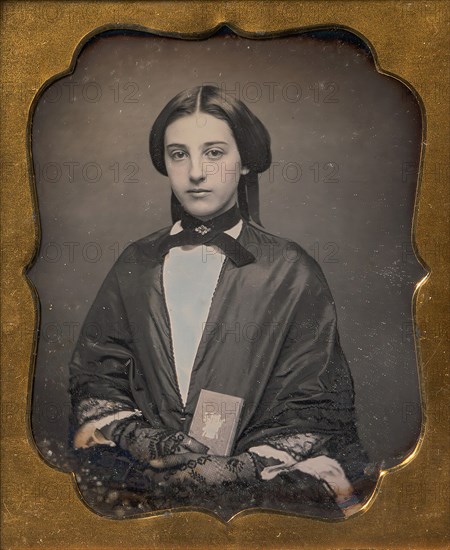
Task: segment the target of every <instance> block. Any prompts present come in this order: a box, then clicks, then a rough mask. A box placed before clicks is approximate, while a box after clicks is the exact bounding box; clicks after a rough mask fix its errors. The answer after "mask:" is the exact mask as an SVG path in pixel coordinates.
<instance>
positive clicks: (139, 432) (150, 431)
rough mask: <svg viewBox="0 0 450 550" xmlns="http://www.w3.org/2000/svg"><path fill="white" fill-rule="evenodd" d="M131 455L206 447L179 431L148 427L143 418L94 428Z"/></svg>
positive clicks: (139, 457)
mask: <svg viewBox="0 0 450 550" xmlns="http://www.w3.org/2000/svg"><path fill="white" fill-rule="evenodd" d="M98 431H99V432H101V434H102V435H103V436H104V437H105V438H106V439H108V440H110V441H112V442H114V443H115V444H116V445H118V446H119V447H120V448H121V449H123V450H125V451H128V452H129V453H130V454H131V455H132V456H133V458H135V459H136V460H139V461H140V462H144V463H147V462H149V461H150V460H153V459H157V458H160V457H165V456H167V455H173V456H177V454H178V453H189V452H193V453H206V452H207V451H208V447H206V445H203V444H202V443H199V442H198V441H197V440H196V439H194V438H193V437H190V436H188V435H186V434H185V433H183V432H177V431H174V430H173V431H172V430H165V429H157V428H152V427H151V426H150V425H149V424H148V423H147V422H146V421H145V420H142V419H138V420H130V419H123V420H118V421H115V422H112V423H111V424H108V425H107V426H105V427H104V428H101V429H100V430H98Z"/></svg>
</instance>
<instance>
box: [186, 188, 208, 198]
mask: <svg viewBox="0 0 450 550" xmlns="http://www.w3.org/2000/svg"><path fill="white" fill-rule="evenodd" d="M188 193H189V194H191V195H192V196H194V197H196V198H201V197H205V196H206V195H207V194H208V193H211V191H209V190H208V189H190V190H189V191H188Z"/></svg>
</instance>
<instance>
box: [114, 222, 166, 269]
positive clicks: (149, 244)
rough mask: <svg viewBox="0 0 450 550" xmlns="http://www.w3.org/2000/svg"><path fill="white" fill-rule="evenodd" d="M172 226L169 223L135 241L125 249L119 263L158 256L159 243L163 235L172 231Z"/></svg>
mask: <svg viewBox="0 0 450 550" xmlns="http://www.w3.org/2000/svg"><path fill="white" fill-rule="evenodd" d="M171 228H172V225H168V226H166V227H163V228H161V229H158V230H157V231H154V232H153V233H150V234H149V235H145V236H144V237H141V238H140V239H137V240H136V241H133V242H132V243H130V244H129V245H128V246H127V247H126V248H125V249H124V250H123V252H122V254H121V255H120V256H119V258H118V260H117V263H118V264H120V263H124V262H125V263H129V262H133V261H142V260H143V259H152V258H156V251H157V244H158V243H159V241H160V238H161V237H164V236H165V235H167V234H168V233H169V232H170V230H171Z"/></svg>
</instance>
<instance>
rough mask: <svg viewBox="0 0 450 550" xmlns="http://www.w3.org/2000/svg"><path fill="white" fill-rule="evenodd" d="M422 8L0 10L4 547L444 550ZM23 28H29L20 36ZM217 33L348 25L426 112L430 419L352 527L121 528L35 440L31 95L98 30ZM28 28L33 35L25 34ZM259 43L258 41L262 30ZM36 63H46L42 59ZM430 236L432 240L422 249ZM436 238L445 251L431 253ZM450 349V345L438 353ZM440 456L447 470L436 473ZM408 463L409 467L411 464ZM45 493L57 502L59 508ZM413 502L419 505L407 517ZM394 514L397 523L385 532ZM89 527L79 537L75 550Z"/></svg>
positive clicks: (438, 66) (432, 103) (199, 522)
mask: <svg viewBox="0 0 450 550" xmlns="http://www.w3.org/2000/svg"><path fill="white" fill-rule="evenodd" d="M427 5H428V8H424V7H423V6H425V4H424V3H421V2H420V1H412V2H403V1H397V2H396V1H395V0H384V1H383V0H378V1H373V0H366V1H365V2H363V1H358V0H347V1H346V0H335V1H330V0H317V1H311V0H310V1H308V0H306V1H302V0H299V1H291V2H289V1H285V2H283V1H267V0H266V1H264V0H261V1H249V2H241V1H238V0H236V1H233V2H225V1H217V2H205V1H200V2H192V3H189V4H180V3H178V2H175V1H172V2H130V3H127V2H100V3H98V2H94V1H86V2H81V1H79V2H62V1H59V2H32V1H30V2H13V1H7V2H2V3H1V5H0V16H1V22H2V28H1V31H0V32H1V34H0V37H1V46H2V50H1V60H2V64H1V67H0V75H1V80H0V82H1V84H2V103H1V110H2V115H3V121H4V123H3V125H2V130H1V134H0V140H1V141H0V143H1V150H2V156H3V158H2V168H3V170H2V172H3V174H2V175H3V178H2V195H3V198H5V201H4V202H3V206H2V209H1V213H2V216H3V220H4V223H3V224H2V241H1V243H2V246H1V252H2V260H3V262H2V264H3V275H2V283H3V286H2V290H1V292H2V294H1V297H2V306H3V307H2V343H3V346H2V357H3V359H2V363H1V364H2V372H1V375H2V388H1V391H2V403H4V402H5V401H6V403H17V404H18V412H19V413H20V414H19V416H17V411H15V412H14V414H13V415H9V414H6V415H5V414H2V421H1V429H2V431H1V433H2V435H1V443H2V450H1V459H2V490H3V491H2V494H3V497H2V505H3V506H2V508H3V509H2V515H3V517H2V523H3V532H2V545H1V546H2V547H5V548H31V547H36V546H39V547H40V548H49V549H50V548H62V547H65V548H76V547H79V546H81V545H82V546H83V547H86V548H98V549H100V548H117V547H119V546H124V544H127V546H126V548H130V549H131V548H136V549H137V548H144V547H146V548H148V547H149V539H150V540H151V541H152V542H151V546H152V547H154V548H164V547H171V548H173V547H184V548H202V547H206V548H211V547H216V546H219V547H220V548H241V547H254V548H270V547H276V548H282V547H284V548H288V547H289V548H293V547H305V546H306V547H308V548H365V547H367V546H370V547H371V548H395V547H398V548H404V547H406V546H408V547H411V545H413V546H414V547H417V548H418V547H427V548H430V547H431V548H438V547H445V544H446V541H447V542H448V532H447V531H446V521H445V518H446V515H445V514H446V513H447V514H448V512H449V504H448V500H446V499H445V498H441V497H442V496H444V497H445V496H446V495H445V491H444V494H441V492H440V491H438V492H437V493H436V492H435V491H434V492H433V490H431V492H430V493H429V490H430V488H434V489H435V488H436V486H437V487H441V488H442V487H445V486H446V485H445V484H447V485H448V481H449V468H448V465H449V455H448V436H447V433H448V429H447V430H446V427H447V426H448V412H447V413H446V412H445V403H446V401H445V399H446V396H447V399H448V393H449V388H448V382H447V386H446V376H447V377H448V372H445V367H444V365H445V363H444V360H445V351H446V350H445V342H444V339H445V331H446V330H448V316H446V315H445V313H446V311H445V304H444V303H442V302H440V301H439V300H437V298H442V297H443V296H445V293H446V291H447V292H448V288H449V284H448V281H447V278H446V275H447V271H448V267H449V262H448V257H447V258H446V257H445V256H444V254H443V253H444V252H445V251H444V250H443V251H441V249H440V246H441V245H442V247H444V246H445V237H446V233H445V230H446V228H447V227H448V220H447V218H446V212H445V211H444V209H443V208H442V206H441V205H442V204H445V196H446V195H445V184H446V181H445V177H444V178H442V177H441V176H442V174H441V168H443V169H444V172H445V170H448V153H447V151H446V148H445V145H446V143H448V134H449V131H448V119H447V120H445V124H442V121H441V120H440V118H439V115H440V114H441V113H442V112H445V108H446V107H448V99H447V100H445V98H443V97H442V98H441V97H439V94H438V97H433V86H435V85H436V83H437V84H438V85H439V83H440V82H441V80H442V81H443V82H444V83H445V82H446V80H445V77H446V71H447V70H448V62H446V59H445V56H444V55H442V54H443V53H444V49H445V46H444V47H442V48H441V44H442V45H445V43H446V38H447V37H446V25H445V22H446V19H447V17H448V13H449V8H448V5H446V4H445V2H440V1H439V0H437V1H435V2H431V3H428V4H427ZM430 5H431V6H434V8H433V9H431V8H430V7H429V6H430ZM174 7H177V10H174V9H173V8H174ZM55 9H56V11H55ZM426 9H428V10H429V11H428V13H426ZM49 14H52V16H51V17H49ZM424 15H425V16H424ZM55 17H56V18H57V21H56V24H55ZM111 17H116V18H118V19H119V18H120V21H121V23H115V24H111V23H110V21H111ZM386 17H387V18H386ZM408 18H409V19H408ZM330 22H332V23H330ZM18 23H20V26H21V29H22V33H17V31H16V28H17V24H18ZM222 24H227V25H228V26H229V27H230V28H231V29H232V30H233V31H235V32H236V33H237V34H239V35H241V36H245V37H247V38H254V39H259V38H262V39H266V38H268V37H270V35H276V36H280V35H286V34H290V33H291V32H299V31H305V30H311V29H312V28H320V27H327V28H329V27H333V26H339V27H340V28H344V29H346V30H349V31H350V32H353V33H354V34H355V35H357V36H359V37H360V38H362V39H363V40H364V41H365V42H366V43H367V44H368V45H369V47H370V49H371V53H372V55H373V57H374V61H375V66H376V69H377V70H378V72H380V73H383V74H386V75H389V76H391V77H394V78H396V79H398V80H400V81H402V82H403V83H404V84H406V85H407V86H408V87H409V88H411V89H412V91H413V93H414V95H415V96H416V98H418V99H419V101H420V102H421V108H422V121H423V132H424V133H423V136H424V139H423V146H422V152H421V169H420V176H419V182H420V184H419V185H418V189H417V196H416V206H415V212H414V220H413V235H412V236H413V243H414V247H415V251H416V253H419V252H420V255H421V256H422V258H423V259H424V261H423V263H424V264H425V262H426V264H427V265H428V266H429V268H428V271H429V274H428V275H427V276H426V277H425V278H424V279H423V280H422V281H421V282H420V283H419V284H418V285H417V287H416V290H415V293H414V298H413V315H414V319H415V324H416V325H417V326H419V327H420V328H421V333H422V336H421V337H420V342H416V351H417V352H418V358H419V366H420V380H421V395H422V401H423V405H424V418H425V419H426V423H422V433H421V438H420V441H419V442H418V444H417V446H416V449H415V450H414V452H413V453H412V454H411V455H410V456H409V457H408V458H407V459H405V460H404V461H403V462H402V464H400V465H399V466H396V467H395V468H392V469H390V470H389V475H386V473H387V472H383V475H382V476H381V477H380V480H379V482H378V484H377V490H376V492H375V494H377V497H376V498H374V496H373V497H372V498H371V500H370V501H369V503H367V504H366V506H365V507H364V509H365V513H364V514H362V513H359V514H357V515H356V516H354V517H352V518H351V519H349V520H346V521H345V522H334V523H331V522H327V526H326V528H325V529H324V524H323V521H318V520H311V519H307V518H304V517H296V516H294V515H290V514H280V513H269V512H259V513H257V512H253V511H249V512H245V511H244V512H241V513H240V514H238V515H237V516H235V518H234V519H233V520H232V522H231V523H228V524H223V523H221V522H220V521H219V520H218V519H217V518H216V517H215V516H213V515H211V514H205V513H203V512H176V513H173V514H172V513H170V514H164V513H161V514H158V515H153V516H152V517H145V518H139V519H130V520H125V521H124V522H123V521H114V520H108V519H106V518H103V517H100V516H97V515H95V514H93V513H92V512H91V511H89V510H88V509H87V508H86V507H85V506H84V505H83V503H82V502H81V501H80V500H79V499H78V497H77V496H76V492H75V490H74V488H73V486H72V485H73V483H70V476H69V475H67V474H64V473H61V472H59V471H57V470H55V469H52V468H50V467H49V466H48V465H47V463H44V461H43V460H39V459H37V453H36V449H35V447H34V444H33V443H32V436H31V431H30V427H29V422H28V417H29V415H28V413H29V408H30V404H31V398H30V396H31V391H30V390H31V383H32V375H33V372H34V356H33V355H34V354H30V351H31V350H35V349H36V348H35V346H36V341H35V335H34V331H33V330H31V329H30V326H31V325H32V324H33V321H34V323H36V322H37V321H38V309H37V308H36V305H35V303H34V301H35V300H34V298H35V297H33V296H32V293H30V292H29V290H28V288H29V287H28V284H29V283H28V282H27V280H26V277H24V275H23V273H24V270H25V267H26V266H27V265H29V264H30V262H31V261H32V259H33V257H34V254H35V252H36V249H37V244H38V240H39V237H40V235H39V227H38V225H37V224H36V221H35V219H34V218H33V212H34V210H35V208H36V206H35V205H36V197H35V192H34V180H33V174H32V168H31V156H30V154H29V151H30V149H29V146H30V142H29V140H30V123H31V118H30V116H31V115H30V113H31V112H32V111H33V110H34V106H35V102H36V100H37V97H38V96H39V95H40V92H41V90H42V89H43V88H44V87H45V86H47V85H48V83H49V82H51V81H53V80H55V79H57V78H60V77H61V76H62V75H63V74H68V73H70V72H72V70H73V66H74V63H75V60H76V57H77V56H78V54H79V52H80V50H81V48H82V47H83V45H84V44H85V43H86V41H87V40H89V38H91V37H92V36H93V35H95V34H98V32H101V31H103V30H106V29H109V28H133V29H135V30H141V31H147V32H154V33H155V34H161V35H166V36H167V35H169V36H176V37H180V38H189V39H194V40H195V39H198V38H206V37H207V36H210V35H211V34H213V33H214V32H215V30H216V29H217V28H218V27H219V26H221V25H222ZM244 29H245V30H244ZM355 29H358V30H355ZM27 30H28V31H29V32H30V35H31V36H27V35H26V34H27V33H26V31H27ZM257 32H258V33H263V34H259V35H255V34H254V33H257ZM187 35H188V36H187ZM417 35H419V36H421V37H422V38H425V40H424V41H422V42H423V43H420V42H419V40H417ZM393 37H395V39H394V38H393ZM390 40H395V49H394V48H392V47H390V44H389V41H390ZM49 52H51V54H52V55H49ZM36 57H37V59H38V60H39V61H40V62H41V63H36V62H34V59H35V58H36ZM381 59H382V60H383V63H380V60H381ZM68 60H69V62H68ZM418 60H419V61H421V60H422V61H423V64H421V63H418V62H417V61H418ZM380 65H382V66H383V68H381V66H380ZM34 78H35V80H33V79H34ZM436 79H437V80H436ZM440 79H441V80H440ZM36 83H37V86H34V85H35V84H36ZM10 84H12V88H13V90H14V91H13V93H12V94H11V93H10V92H11V89H10V88H9V85H10ZM18 89H19V91H20V93H17V90H18ZM37 90H39V93H38V94H37V95H36V91H37ZM418 94H420V96H419V95H418ZM420 98H422V100H423V102H422V100H421V99H420ZM5 99H6V100H7V101H8V100H9V102H8V103H6V102H5ZM425 114H426V117H427V118H426V119H425ZM425 124H426V126H425ZM425 130H427V134H426V135H427V137H426V139H425ZM10 136H12V137H10ZM425 149H426V154H425V155H424V152H425ZM433 163H434V165H433ZM433 166H434V168H433ZM436 166H438V167H439V168H438V170H437V171H436ZM17 167H19V169H17ZM30 179H31V182H32V185H31V186H30V183H29V182H30ZM30 191H31V192H30ZM17 214H19V216H17ZM430 235H432V236H434V239H435V241H431V242H430V241H427V238H429V236H430ZM447 238H448V237H447ZM436 243H437V245H438V251H437V254H436V249H435V248H433V246H435V245H436ZM430 245H431V246H430ZM441 252H442V254H441ZM441 256H442V257H441ZM442 330H443V331H444V335H443V336H442V335H441V331H442ZM441 336H442V337H441ZM442 342H444V346H442V348H439V346H440V345H441V344H442ZM436 343H437V347H436V348H435V349H433V348H434V346H435V345H436ZM30 355H31V364H30ZM425 367H426V369H425ZM24 395H27V402H25V401H24ZM5 398H6V399H5ZM425 407H426V408H425ZM2 412H3V413H4V409H2ZM442 413H443V414H442ZM11 416H12V419H11ZM425 434H426V435H427V437H424V436H425ZM30 443H31V445H30ZM446 443H447V446H446ZM442 451H444V453H445V451H447V454H442ZM436 456H438V457H439V461H438V462H437V463H436V464H435V463H434V462H435V460H436ZM413 458H414V459H415V460H413ZM406 464H410V466H409V468H406V469H404V466H405V465H406ZM438 465H439V467H436V466H438ZM440 470H441V471H440ZM394 474H395V475H394ZM439 476H441V478H440V479H439ZM424 477H426V479H427V482H426V483H425V482H424V481H423V479H424ZM436 482H437V485H436ZM5 488H6V489H7V490H6V494H5V491H4V489H5ZM50 488H54V489H56V491H57V495H55V494H53V497H52V498H51V497H50V495H49V489H50ZM422 490H424V491H425V495H427V494H433V498H432V499H431V502H430V500H429V499H425V502H424V499H423V494H422ZM399 495H400V497H401V499H400V500H402V498H403V501H402V507H398V506H396V505H398V502H397V500H398V496H399ZM418 495H419V496H420V497H421V498H420V499H419V501H418V504H420V506H417V507H416V508H414V507H412V508H411V506H409V507H408V504H411V500H413V501H414V498H415V497H417V496H418ZM393 513H394V514H393ZM393 515H394V517H396V521H395V523H392V522H391V518H392V516H393ZM124 526H126V527H127V528H126V533H125V529H124ZM80 531H81V532H82V533H83V539H82V540H80V542H79V543H78V544H77V542H76V541H77V534H79V532H80ZM125 541H126V542H125Z"/></svg>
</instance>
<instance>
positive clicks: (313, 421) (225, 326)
mask: <svg viewBox="0 0 450 550" xmlns="http://www.w3.org/2000/svg"><path fill="white" fill-rule="evenodd" d="M169 231H170V227H167V228H164V229H161V230H159V231H157V232H155V233H153V234H151V235H149V236H148V237H145V238H143V239H141V240H139V241H137V242H135V243H133V244H131V245H130V246H129V247H128V248H127V249H126V250H125V251H124V252H123V253H122V255H121V256H120V258H119V259H118V261H117V262H116V263H115V264H114V266H113V267H112V269H111V270H110V272H109V273H108V275H107V277H106V279H105V281H104V283H103V284H102V286H101V288H100V290H99V292H98V295H97V297H96V299H95V301H94V304H93V305H92V307H91V309H90V311H89V313H88V316H87V318H86V321H85V324H84V327H83V330H82V334H81V336H80V339H79V341H78V344H77V346H76V348H75V351H74V354H73V358H72V361H71V364H70V391H71V395H72V400H73V405H74V410H75V411H77V415H78V416H77V418H78V421H79V419H80V418H81V419H83V407H85V406H86V403H89V402H90V400H91V401H92V400H94V401H96V402H97V403H98V404H100V405H99V406H98V408H97V409H96V414H97V415H98V417H100V416H102V415H105V414H110V413H111V412H114V411H119V410H134V409H139V410H140V411H142V413H143V416H144V417H145V419H147V420H148V421H149V422H150V423H151V424H152V425H153V426H154V427H162V428H164V427H166V428H173V429H176V430H183V431H185V432H187V431H188V430H189V425H190V422H191V419H192V416H193V413H194V410H195V406H196V403H197V400H198V397H199V393H200V390H201V389H208V390H212V391H216V392H221V393H225V394H229V395H234V396H238V397H242V398H243V399H244V400H245V402H244V407H243V411H242V415H241V419H240V422H239V426H238V429H237V433H236V438H235V446H234V450H233V454H238V453H241V452H243V451H246V450H248V449H249V448H250V447H252V446H255V445H257V444H263V443H264V442H265V441H266V440H267V438H268V437H270V436H273V435H276V434H290V433H318V434H327V435H329V436H331V437H330V438H329V440H328V444H327V449H326V453H327V454H328V455H329V456H332V457H333V458H336V459H337V460H338V461H339V463H340V464H341V466H342V468H343V469H344V471H345V474H346V476H347V477H348V479H349V480H350V481H351V482H352V483H358V480H361V479H363V478H365V477H366V476H365V472H364V468H365V467H366V466H367V464H368V459H367V456H366V454H365V452H364V450H363V449H362V448H361V445H360V443H359V439H358V436H357V432H356V426H355V410H354V391H353V382H352V377H351V374H350V370H349V367H348V364H347V361H346V359H345V356H344V354H343V352H342V349H341V346H340V343H339V335H338V330H337V320H336V311H335V306H334V301H333V298H332V296H331V293H330V290H329V288H328V285H327V282H326V280H325V277H324V275H323V272H322V270H321V268H320V266H319V265H318V264H317V262H316V261H315V260H314V259H313V258H312V257H311V256H309V255H308V254H307V253H306V252H305V250H304V249H303V248H301V247H300V246H299V245H298V244H296V243H293V242H291V241H288V240H286V239H283V238H280V237H277V236H275V235H271V234H270V233H267V232H266V231H263V230H262V229H260V228H258V227H256V226H254V225H253V224H251V223H248V222H244V223H243V228H242V231H241V233H240V235H239V237H238V241H239V243H240V244H241V245H243V246H244V247H245V248H246V249H247V250H249V251H250V252H252V253H253V254H254V256H255V258H256V260H255V262H253V263H250V264H247V265H244V266H242V267H237V266H236V265H234V264H233V262H232V261H231V260H230V259H229V258H227V259H225V261H224V264H223V267H222V270H221V273H220V276H219V280H218V283H217V286H216V289H215V292H214V296H213V299H212V304H211V308H210V311H209V315H208V319H207V322H206V324H205V327H204V332H203V336H202V339H201V342H200V345H199V347H198V350H197V354H196V357H195V361H194V366H193V370H192V376H191V382H190V387H189V393H188V398H187V403H186V407H185V409H184V408H183V403H182V401H181V397H180V392H179V389H178V385H177V379H176V371H175V365H174V359H173V350H172V345H171V337H170V323H169V316H168V312H167V306H166V303H165V299H164V290H163V287H162V268H163V258H162V257H161V255H160V254H159V249H158V247H159V244H160V243H161V240H162V239H163V238H164V237H165V236H166V235H167V233H168V232H169ZM101 403H106V405H105V409H104V410H102V406H101ZM94 417H95V415H94V416H93V415H92V414H90V416H88V418H87V419H88V420H92V419H93V418H94ZM264 502H265V501H264ZM266 507H267V506H266ZM268 507H272V508H273V507H275V508H276V507H277V506H276V505H275V504H273V505H270V506H268ZM278 508H280V506H278ZM288 510H289V508H288Z"/></svg>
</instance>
